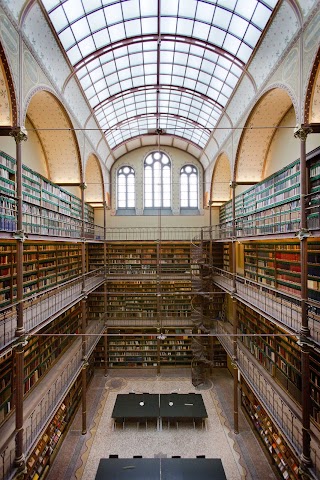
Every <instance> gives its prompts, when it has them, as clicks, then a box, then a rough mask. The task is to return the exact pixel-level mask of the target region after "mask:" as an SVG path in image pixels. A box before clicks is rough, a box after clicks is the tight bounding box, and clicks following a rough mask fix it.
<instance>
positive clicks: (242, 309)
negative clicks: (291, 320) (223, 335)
mask: <svg viewBox="0 0 320 480" xmlns="http://www.w3.org/2000/svg"><path fill="white" fill-rule="evenodd" d="M237 315H238V325H239V334H240V336H239V340H240V342H242V344H243V345H244V346H245V347H246V348H247V349H248V350H249V351H250V353H251V354H252V355H253V356H254V357H255V358H256V359H257V360H258V362H259V363H260V364H261V365H262V366H263V367H264V368H265V369H266V370H267V371H268V373H269V374H270V375H272V376H273V377H274V378H275V380H276V381H277V382H278V383H279V384H280V385H281V386H282V387H283V388H284V389H285V390H286V391H287V392H288V393H289V394H290V396H291V397H292V398H293V399H294V400H295V401H296V402H297V403H299V404H301V401H302V398H301V385H302V381H301V350H300V347H299V346H298V344H297V338H296V337H294V336H288V335H287V334H286V332H285V331H284V330H281V329H280V328H278V327H277V326H276V325H275V324H273V323H272V322H270V321H269V320H267V319H265V318H264V317H263V316H262V315H259V314H258V313H256V312H255V311H254V310H252V309H251V308H250V307H248V306H246V305H244V304H241V303H240V302H238V305H237ZM251 334H252V336H251ZM261 334H263V336H259V335H261Z"/></svg>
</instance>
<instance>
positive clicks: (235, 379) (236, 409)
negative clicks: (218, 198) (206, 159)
mask: <svg viewBox="0 0 320 480" xmlns="http://www.w3.org/2000/svg"><path fill="white" fill-rule="evenodd" d="M236 186H237V184H236V182H234V181H233V182H231V189H232V243H231V249H232V250H231V273H232V295H231V299H232V326H233V328H232V333H233V355H232V367H233V431H234V433H239V398H238V391H239V389H238V367H237V357H238V341H237V338H238V337H237V334H238V317H237V300H236V298H235V297H234V295H235V294H236V293H237V282H236V272H237V259H236Z"/></svg>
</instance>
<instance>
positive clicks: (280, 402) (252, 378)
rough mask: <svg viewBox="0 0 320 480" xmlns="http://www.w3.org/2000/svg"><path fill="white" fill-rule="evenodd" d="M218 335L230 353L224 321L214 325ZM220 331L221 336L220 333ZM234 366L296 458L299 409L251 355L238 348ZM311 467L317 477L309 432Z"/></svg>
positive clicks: (315, 448) (319, 468) (317, 459)
mask: <svg viewBox="0 0 320 480" xmlns="http://www.w3.org/2000/svg"><path fill="white" fill-rule="evenodd" d="M216 332H217V338H218V339H219V341H220V342H221V344H222V345H223V347H224V348H225V349H226V351H227V352H228V354H229V355H233V340H234V339H233V337H232V336H229V335H228V333H229V329H227V328H226V327H225V325H224V323H223V322H218V324H217V327H216ZM219 334H220V335H219ZM236 364H237V368H238V369H239V371H240V373H241V375H242V376H243V378H244V379H245V381H246V382H247V383H248V385H249V386H250V388H251V389H252V391H253V392H254V394H255V395H256V397H257V398H258V400H259V401H260V402H261V405H262V406H263V408H264V409H265V410H266V412H267V413H268V414H269V415H270V417H271V418H272V420H273V421H274V423H275V424H276V425H277V426H278V427H279V429H280V430H281V431H282V432H283V433H284V435H285V437H286V439H287V441H288V443H289V444H290V445H291V447H292V448H293V450H294V451H295V452H296V454H297V456H298V457H299V456H300V455H301V453H302V423H301V416H300V414H299V412H298V411H293V409H292V408H290V407H289V405H288V404H287V403H286V399H285V397H282V396H280V394H279V392H278V391H276V390H275V388H274V387H273V386H272V384H271V382H270V381H269V379H268V376H267V372H261V371H260V370H259V366H257V365H256V363H255V362H254V360H253V359H251V358H250V354H249V355H248V353H247V352H244V351H242V349H241V348H238V354H237V359H236ZM311 459H312V463H313V466H312V470H313V471H314V472H315V474H316V476H317V477H318V476H319V474H320V455H319V443H318V440H317V438H316V436H315V435H311Z"/></svg>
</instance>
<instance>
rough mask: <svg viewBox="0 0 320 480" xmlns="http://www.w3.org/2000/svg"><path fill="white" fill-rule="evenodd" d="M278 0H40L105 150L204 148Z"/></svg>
mask: <svg viewBox="0 0 320 480" xmlns="http://www.w3.org/2000/svg"><path fill="white" fill-rule="evenodd" d="M276 3H277V0H264V1H262V0H261V1H258V0H122V1H119V0H118V1H115V0H65V1H64V0H59V1H57V0H43V5H44V7H45V9H46V10H47V12H48V15H49V18H50V20H51V22H52V24H53V27H54V29H55V31H56V33H57V35H58V37H59V39H60V41H61V44H62V46H63V48H64V49H65V51H66V53H67V56H68V58H69V60H70V63H71V64H72V66H73V68H74V75H77V77H78V79H79V81H80V84H81V85H82V88H83V91H84V93H85V95H86V97H87V99H88V101H89V103H90V105H91V107H92V110H93V112H94V114H95V116H96V118H97V121H98V123H99V125H100V126H101V129H102V130H103V131H104V132H105V135H106V139H107V141H108V144H109V146H110V148H111V149H115V148H116V147H117V146H119V145H121V144H123V143H124V142H126V141H128V140H130V139H132V138H134V137H136V136H141V135H148V134H150V133H151V134H152V133H153V134H154V133H155V132H158V131H160V130H161V132H162V133H163V134H167V135H173V136H177V137H182V138H183V139H185V140H187V141H188V142H191V143H193V144H195V145H197V146H198V147H200V148H204V147H205V145H206V144H207V142H208V139H209V136H210V133H211V131H212V129H213V128H214V126H215V125H216V123H217V121H218V119H219V117H220V115H221V113H222V111H223V109H224V107H225V106H226V104H227V102H228V100H229V98H230V96H231V95H232V92H233V90H234V88H235V86H236V85H237V82H238V80H239V77H240V76H241V75H242V74H243V72H245V69H246V64H247V62H248V60H249V58H250V56H251V54H252V52H253V49H254V48H255V46H256V44H257V42H258V40H259V38H260V36H261V34H262V32H263V30H264V28H265V26H266V24H267V22H268V20H269V18H270V15H271V14H272V11H273V9H274V7H275V5H276Z"/></svg>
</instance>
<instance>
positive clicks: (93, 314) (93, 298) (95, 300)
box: [87, 287, 106, 320]
mask: <svg viewBox="0 0 320 480" xmlns="http://www.w3.org/2000/svg"><path fill="white" fill-rule="evenodd" d="M87 313H88V320H100V319H101V318H102V317H104V316H105V315H106V306H105V298H104V287H99V288H98V289H96V290H95V291H94V292H93V293H90V295H89V296H88V300H87Z"/></svg>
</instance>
